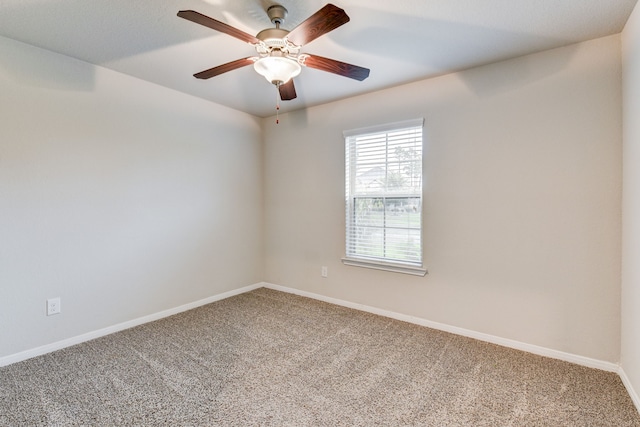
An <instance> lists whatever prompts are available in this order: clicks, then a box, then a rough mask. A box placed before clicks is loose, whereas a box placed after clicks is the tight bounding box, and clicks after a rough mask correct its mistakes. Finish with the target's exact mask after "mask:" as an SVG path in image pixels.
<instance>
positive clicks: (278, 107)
mask: <svg viewBox="0 0 640 427" xmlns="http://www.w3.org/2000/svg"><path fill="white" fill-rule="evenodd" d="M279 89H280V83H278V84H277V85H276V124H279V123H280V91H279Z"/></svg>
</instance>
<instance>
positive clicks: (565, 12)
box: [0, 0, 637, 117]
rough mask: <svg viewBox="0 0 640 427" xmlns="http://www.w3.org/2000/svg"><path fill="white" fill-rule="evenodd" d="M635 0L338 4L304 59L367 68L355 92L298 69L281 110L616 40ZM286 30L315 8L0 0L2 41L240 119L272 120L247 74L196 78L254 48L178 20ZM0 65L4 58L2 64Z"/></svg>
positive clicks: (260, 87)
mask: <svg viewBox="0 0 640 427" xmlns="http://www.w3.org/2000/svg"><path fill="white" fill-rule="evenodd" d="M636 2H637V0H482V1H481V0H395V1H390V0H335V1H333V3H334V4H335V5H337V6H339V7H341V8H343V9H344V10H345V11H346V13H347V14H348V15H349V17H350V18H351V21H350V22H349V23H347V24H346V25H343V26H342V27H340V28H338V29H336V30H334V31H332V32H330V33H328V34H326V35H324V36H322V37H320V38H318V39H317V40H315V41H313V42H311V43H309V44H308V45H307V46H304V48H303V49H302V52H306V53H312V54H316V55H320V56H325V57H329V58H333V59H337V60H340V61H344V62H349V63H352V64H355V65H360V66H363V67H367V68H370V69H371V75H370V77H369V78H368V79H367V80H365V81H362V82H358V81H355V80H351V79H347V78H344V77H340V76H337V75H334V74H330V73H326V72H322V71H318V70H314V69H311V68H304V69H303V70H302V73H301V74H300V76H298V77H297V78H296V79H295V84H296V90H297V93H298V98H297V99H295V100H293V101H285V102H282V103H281V111H291V110H294V109H299V108H304V107H306V106H311V105H317V104H321V103H325V102H330V101H333V100H336V99H340V98H345V97H349V96H353V95H357V94H361V93H365V92H371V91H374V90H378V89H382V88H386V87H390V86H395V85H399V84H403V83H407V82H411V81H415V80H419V79H423V78H428V77H432V76H436V75H440V74H445V73H449V72H452V71H458V70H462V69H466V68H470V67H474V66H477V65H481V64H487V63H491V62H495V61H498V60H502V59H507V58H511V57H516V56H520V55H524V54H528V53H533V52H538V51H542V50H546V49H550V48H554V47H559V46H564V45H568V44H571V43H576V42H579V41H584V40H590V39H594V38H598V37H603V36H607V35H610V34H616V33H619V32H620V31H621V30H622V28H623V26H624V24H625V22H626V20H627V18H628V17H629V15H630V13H631V11H632V9H633V7H634V5H635V4H636ZM276 3H279V4H282V5H284V6H285V7H286V8H287V9H288V10H289V16H288V17H287V20H286V21H285V23H284V24H283V26H282V27H283V28H285V29H292V28H294V27H295V26H296V25H298V24H299V23H300V22H302V21H304V20H305V19H306V18H307V17H309V16H310V15H311V14H313V13H314V12H316V11H317V10H318V9H320V8H321V7H322V6H324V5H325V4H326V1H324V0H280V1H278V2H276V1H271V0H175V1H171V2H168V1H161V0H134V1H132V0H0V35H2V36H5V37H9V38H12V39H15V40H19V41H22V42H25V43H29V44H32V45H35V46H38V47H42V48H45V49H48V50H51V51H54V52H58V53H61V54H64V55H68V56H71V57H74V58H78V59H80V60H83V61H86V62H90V63H92V64H96V65H100V66H103V67H106V68H109V69H112V70H116V71H119V72H122V73H124V74H129V75H131V76H135V77H137V78H140V79H143V80H147V81H150V82H153V83H157V84H159V85H162V86H166V87H169V88H172V89H175V90H178V91H181V92H185V93H189V94H192V95H195V96H198V97H201V98H204V99H208V100H211V101H213V102H216V103H219V104H223V105H226V106H228V107H231V108H234V109H237V110H241V111H245V112H247V113H250V114H253V115H256V116H260V117H266V116H270V115H273V114H274V113H275V110H274V108H275V101H276V89H275V87H274V86H272V85H271V84H269V83H268V82H267V81H266V80H265V79H264V78H263V77H262V76H259V75H258V74H257V73H256V72H255V71H254V70H253V68H252V67H245V68H242V69H238V70H234V71H231V72H228V73H226V74H223V75H220V76H217V77H214V78H212V79H209V80H198V79H195V78H193V76H192V75H193V74H194V73H196V72H199V71H202V70H205V69H208V68H211V67H213V66H216V65H220V64H223V63H226V62H229V61H232V60H235V59H239V58H244V57H247V56H253V54H254V52H255V51H254V50H253V48H252V47H251V46H250V45H248V44H246V43H243V42H242V41H240V40H238V39H235V38H233V37H230V36H228V35H226V34H221V33H218V32H216V31H214V30H211V29H209V28H205V27H202V26H200V25H197V24H194V23H192V22H189V21H187V20H184V19H181V18H178V17H177V16H176V13H177V12H178V11H179V10H183V9H193V10H196V11H199V12H201V13H203V14H205V15H208V16H210V17H212V18H215V19H217V20H219V21H223V22H226V23H228V24H230V25H232V26H235V27H237V28H239V29H241V30H243V31H245V32H247V33H250V34H256V33H258V32H259V31H260V30H262V29H264V28H269V27H272V26H273V25H272V24H271V23H270V22H269V19H268V18H267V16H266V13H265V12H264V10H265V9H266V8H267V7H268V6H270V5H272V4H276ZM0 61H2V58H0Z"/></svg>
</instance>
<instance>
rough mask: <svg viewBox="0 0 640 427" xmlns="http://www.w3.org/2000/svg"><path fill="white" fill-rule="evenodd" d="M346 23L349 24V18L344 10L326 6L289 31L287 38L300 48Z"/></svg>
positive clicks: (330, 5) (329, 5)
mask: <svg viewBox="0 0 640 427" xmlns="http://www.w3.org/2000/svg"><path fill="white" fill-rule="evenodd" d="M347 22H349V16H347V14H346V13H345V11H344V10H342V9H340V8H339V7H337V6H334V5H332V4H327V5H326V6H325V7H323V8H322V9H320V10H319V11H317V12H316V13H314V14H313V15H311V16H310V17H309V18H307V19H306V20H305V21H304V22H302V23H301V24H300V25H298V26H297V27H296V28H294V29H293V30H291V32H290V33H289V35H288V36H287V38H288V39H289V41H290V42H291V43H293V44H295V45H297V46H302V45H305V44H307V43H310V42H312V41H313V40H315V39H317V38H318V37H320V36H321V35H323V34H326V33H328V32H329V31H332V30H335V29H336V28H338V27H339V26H341V25H343V24H346V23H347Z"/></svg>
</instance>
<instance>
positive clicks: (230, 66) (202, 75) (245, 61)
mask: <svg viewBox="0 0 640 427" xmlns="http://www.w3.org/2000/svg"><path fill="white" fill-rule="evenodd" d="M253 63H254V60H253V58H242V59H236V60H235V61H231V62H227V63H226V64H222V65H218V66H217V67H213V68H209V69H208V70H204V71H200V72H199V73H196V74H194V75H193V77H195V78H197V79H210V78H211V77H215V76H217V75H220V74H222V73H226V72H227V71H231V70H235V69H237V68H242V67H246V66H247V65H251V64H253Z"/></svg>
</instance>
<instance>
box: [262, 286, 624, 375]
mask: <svg viewBox="0 0 640 427" xmlns="http://www.w3.org/2000/svg"><path fill="white" fill-rule="evenodd" d="M263 286H264V287H265V288H270V289H274V290H277V291H282V292H288V293H291V294H296V295H300V296H303V297H308V298H312V299H316V300H319V301H324V302H328V303H331V304H336V305H341V306H343V307H348V308H353V309H356V310H360V311H366V312H368V313H372V314H377V315H380V316H384V317H389V318H392V319H396V320H401V321H404V322H408V323H413V324H416V325H420V326H426V327H428V328H432V329H437V330H440V331H444V332H450V333H453V334H456V335H462V336H465V337H469V338H474V339H477V340H480V341H485V342H489V343H492V344H497V345H501V346H503V347H509V348H513V349H516V350H522V351H526V352H528V353H533V354H537V355H539V356H545V357H551V358H553V359H559V360H564V361H565V362H571V363H575V364H577V365H582V366H586V367H589V368H595V369H600V370H603V371H608V372H619V370H620V366H619V365H618V364H616V363H612V362H606V361H603V360H598V359H592V358H589V357H584V356H579V355H576V354H571V353H565V352H563V351H558V350H553V349H550V348H546V347H541V346H537V345H533V344H527V343H523V342H520V341H515V340H511V339H507V338H501V337H497V336H494V335H489V334H485V333H482V332H476V331H472V330H469V329H464V328H459V327H457V326H450V325H446V324H443V323H438V322H433V321H431V320H426V319H422V318H419V317H415V316H409V315H406V314H400V313H395V312H392V311H388V310H382V309H379V308H375V307H370V306H366V305H362V304H357V303H353V302H349V301H343V300H340V299H336V298H331V297H326V296H324V295H319V294H314V293H311V292H306V291H301V290H298V289H293V288H287V287H285V286H280V285H274V284H272V283H264V284H263Z"/></svg>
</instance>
